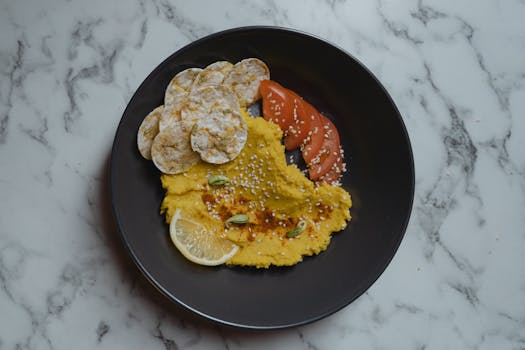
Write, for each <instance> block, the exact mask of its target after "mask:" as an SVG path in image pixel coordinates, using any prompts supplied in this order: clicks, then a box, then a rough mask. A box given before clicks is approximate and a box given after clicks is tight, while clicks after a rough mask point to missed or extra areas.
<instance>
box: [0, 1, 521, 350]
mask: <svg viewBox="0 0 525 350" xmlns="http://www.w3.org/2000/svg"><path fill="white" fill-rule="evenodd" d="M250 24H268V25H280V26H287V27H291V28H297V29H301V30H305V31H307V32H310V33H313V34H316V35H319V36H321V37H323V38H326V39H328V40H330V41H332V42H334V43H337V44H338V45H340V46H342V47H344V48H345V49H347V50H348V51H349V52H352V53H353V54H355V55H356V56H357V57H358V58H359V59H360V60H361V61H362V62H363V63H365V64H366V65H367V66H368V67H369V68H370V69H371V70H372V71H373V72H374V73H375V74H376V75H377V76H378V77H379V78H380V80H381V81H382V82H383V83H384V85H385V86H386V87H387V89H388V91H389V92H390V93H391V95H392V97H393V98H394V100H395V102H396V104H397V105H398V107H399V109H400V111H401V113H402V115H403V117H404V120H405V123H406V125H407V128H408V130H409V133H410V136H411V139H412V144H413V148H414V154H415V161H416V173H417V181H416V183H417V188H416V196H415V203H414V211H413V215H412V219H411V222H410V225H409V227H408V230H407V234H406V236H405V239H404V241H403V243H402V245H401V247H400V249H399V251H398V253H397V255H396V256H395V258H394V260H393V261H392V263H391V264H390V266H389V267H388V269H387V270H386V272H385V273H384V274H383V275H382V276H381V278H380V279H379V280H378V281H377V283H375V284H374V285H373V286H372V288H370V289H369V291H368V292H367V293H366V294H365V295H363V296H362V297H360V298H359V299H358V300H357V301H356V302H354V303H353V304H352V305H350V306H348V307H346V308H345V309H343V310H342V311H340V312H338V313H336V314H334V315H333V316H330V317H328V318H326V319H324V320H321V321H319V322H316V323H314V324H311V325H307V326H304V327H299V328H296V329H290V330H284V331H276V332H264V333H258V332H247V331H238V330H232V329H226V328H221V327H218V326H214V325H210V324H208V323H206V322H203V321H200V320H197V319H195V318H194V317H193V316H191V315H189V314H187V313H185V312H183V311H181V310H179V309H178V308H176V307H174V306H172V305H170V304H169V303H167V302H166V301H165V300H164V298H163V297H161V296H160V295H159V294H158V293H157V292H156V291H155V290H154V289H153V288H152V287H150V286H149V285H148V284H147V282H145V280H144V278H143V277H142V276H141V275H140V274H139V273H138V271H137V269H136V268H135V267H134V265H133V264H132V263H131V262H130V260H129V258H128V257H127V255H126V254H125V253H124V252H123V249H122V246H121V244H120V241H119V240H118V238H115V237H116V235H115V227H114V224H113V221H112V217H111V214H110V210H109V207H108V202H107V201H108V197H107V188H106V186H105V182H106V166H107V165H106V164H107V160H108V156H109V151H110V147H111V144H112V141H113V136H114V132H115V130H116V126H117V123H118V122H119V119H120V117H121V115H122V112H123V110H124V108H125V106H126V103H127V101H128V100H129V99H130V97H131V95H132V93H133V92H134V90H135V89H136V88H137V87H138V85H139V84H140V82H141V81H142V80H143V79H144V78H145V77H146V75H147V74H148V73H149V72H150V71H151V70H152V69H153V68H154V67H155V66H156V65H157V64H158V63H160V62H161V61H162V60H163V59H164V58H166V57H167V56H168V55H169V54H171V53H172V52H174V51H175V50H176V49H178V48H180V47H181V46H183V45H185V44H187V43H189V42H191V41H192V40H195V39H197V38H200V37H202V36H205V35H207V34H209V33H212V32H215V31H218V30H222V29H226V28H230V27H236V26H242V25H250ZM0 76H1V77H0V196H1V202H0V349H2V350H4V349H146V348H147V349H220V348H224V349H272V348H280V349H314V350H315V349H427V350H428V349H525V270H524V266H525V215H524V214H525V2H524V1H523V0H499V1H498V0H483V1H456V0H445V1H438V0H432V1H430V0H419V1H417V0H407V1H394V0H371V1H369V0H362V1H361V0H359V1H358V0H347V1H345V0H326V1H313V0H310V1H286V2H284V1H282V2H277V1H271V0H269V1H242V0H238V1H237V0H236V1H209V2H204V1H191V2H190V1H187V2H183V1H178V2H169V3H168V2H166V1H165V0H162V1H146V0H143V1H138V0H137V1H106V0H104V1H102V0H100V1H80V0H75V1H58V0H57V1H55V0H43V1H37V0H35V1H32V2H29V1H9V0H2V1H0Z"/></svg>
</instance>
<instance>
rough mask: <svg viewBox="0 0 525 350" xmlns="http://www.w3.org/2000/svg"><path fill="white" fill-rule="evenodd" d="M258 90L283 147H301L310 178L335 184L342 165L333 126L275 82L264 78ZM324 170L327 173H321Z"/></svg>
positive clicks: (307, 104) (267, 116) (289, 148)
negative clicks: (282, 142) (280, 134)
mask: <svg viewBox="0 0 525 350" xmlns="http://www.w3.org/2000/svg"><path fill="white" fill-rule="evenodd" d="M260 89H261V93H262V98H263V114H266V113H267V114H266V115H265V118H266V119H268V120H270V121H272V122H274V123H276V124H277V125H279V126H280V127H281V129H282V130H283V132H284V134H285V136H284V144H285V145H286V149H287V150H294V149H296V148H298V147H300V148H301V151H302V155H303V159H304V160H305V162H306V165H307V166H308V173H309V176H310V179H312V180H319V181H322V182H329V183H332V184H336V183H337V181H338V179H339V175H340V174H341V173H342V172H343V170H344V168H345V164H344V163H343V162H342V158H343V151H342V148H341V144H340V140H339V133H338V132H337V128H336V127H335V125H334V124H333V123H332V122H331V121H330V119H328V118H327V117H326V116H324V115H322V114H321V113H319V112H318V111H317V110H316V109H315V108H314V107H313V106H312V105H311V104H309V103H308V102H306V101H305V100H303V99H302V98H301V97H300V96H299V95H297V94H296V93H295V92H293V91H291V90H288V89H286V88H285V87H283V86H282V85H280V84H278V83H275V82H273V81H271V80H266V81H263V82H261V87H260ZM276 96H277V97H276ZM276 98H278V99H277V100H276ZM265 106H266V109H265ZM279 118H281V119H279ZM328 172H330V175H329V176H324V175H326V174H327V173H328ZM321 178H322V179H321Z"/></svg>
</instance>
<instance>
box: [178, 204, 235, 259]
mask: <svg viewBox="0 0 525 350" xmlns="http://www.w3.org/2000/svg"><path fill="white" fill-rule="evenodd" d="M170 238H171V241H172V242H173V244H175V246H176V247H177V248H178V249H179V251H180V252H181V253H182V255H184V256H185V257H186V258H187V259H188V260H190V261H193V262H194V263H197V264H200V265H207V266H216V265H220V264H224V263H225V262H226V261H228V260H230V259H231V258H232V256H234V255H235V253H237V251H238V250H239V246H237V245H236V244H235V243H232V242H231V241H229V240H227V239H222V238H219V237H217V236H216V235H215V233H214V232H213V231H210V230H207V229H206V228H205V227H204V226H202V225H201V224H199V223H198V222H194V221H191V220H188V219H185V218H184V215H183V214H182V211H181V210H179V209H177V210H175V213H174V214H173V217H172V218H171V222H170Z"/></svg>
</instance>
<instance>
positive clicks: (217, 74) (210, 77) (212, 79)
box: [192, 61, 233, 90]
mask: <svg viewBox="0 0 525 350" xmlns="http://www.w3.org/2000/svg"><path fill="white" fill-rule="evenodd" d="M232 68H233V64H231V63H230V62H228V61H217V62H214V63H212V64H210V65H208V66H207V67H206V68H204V69H203V70H202V72H200V73H199V74H197V77H195V81H194V82H193V86H192V90H195V89H198V88H200V87H203V86H211V85H220V84H222V81H223V80H224V78H226V75H227V74H228V73H229V72H230V70H231V69H232Z"/></svg>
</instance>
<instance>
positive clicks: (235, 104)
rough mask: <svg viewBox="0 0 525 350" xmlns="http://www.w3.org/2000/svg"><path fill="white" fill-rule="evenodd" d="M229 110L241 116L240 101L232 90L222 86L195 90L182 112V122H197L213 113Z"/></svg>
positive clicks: (210, 86)
mask: <svg viewBox="0 0 525 350" xmlns="http://www.w3.org/2000/svg"><path fill="white" fill-rule="evenodd" d="M223 110H229V111H231V112H232V113H235V114H239V113H240V112H239V110H240V105H239V100H238V99H237V97H236V96H235V94H234V93H233V91H231V89H230V88H228V87H225V86H222V85H209V86H203V87H200V88H198V89H196V90H193V91H192V92H191V93H190V94H189V95H188V97H187V99H186V102H185V104H184V107H183V108H182V110H181V119H182V120H191V121H193V122H195V123H196V122H197V121H199V120H200V119H205V118H207V117H208V115H209V114H210V113H211V112H212V111H223Z"/></svg>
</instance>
